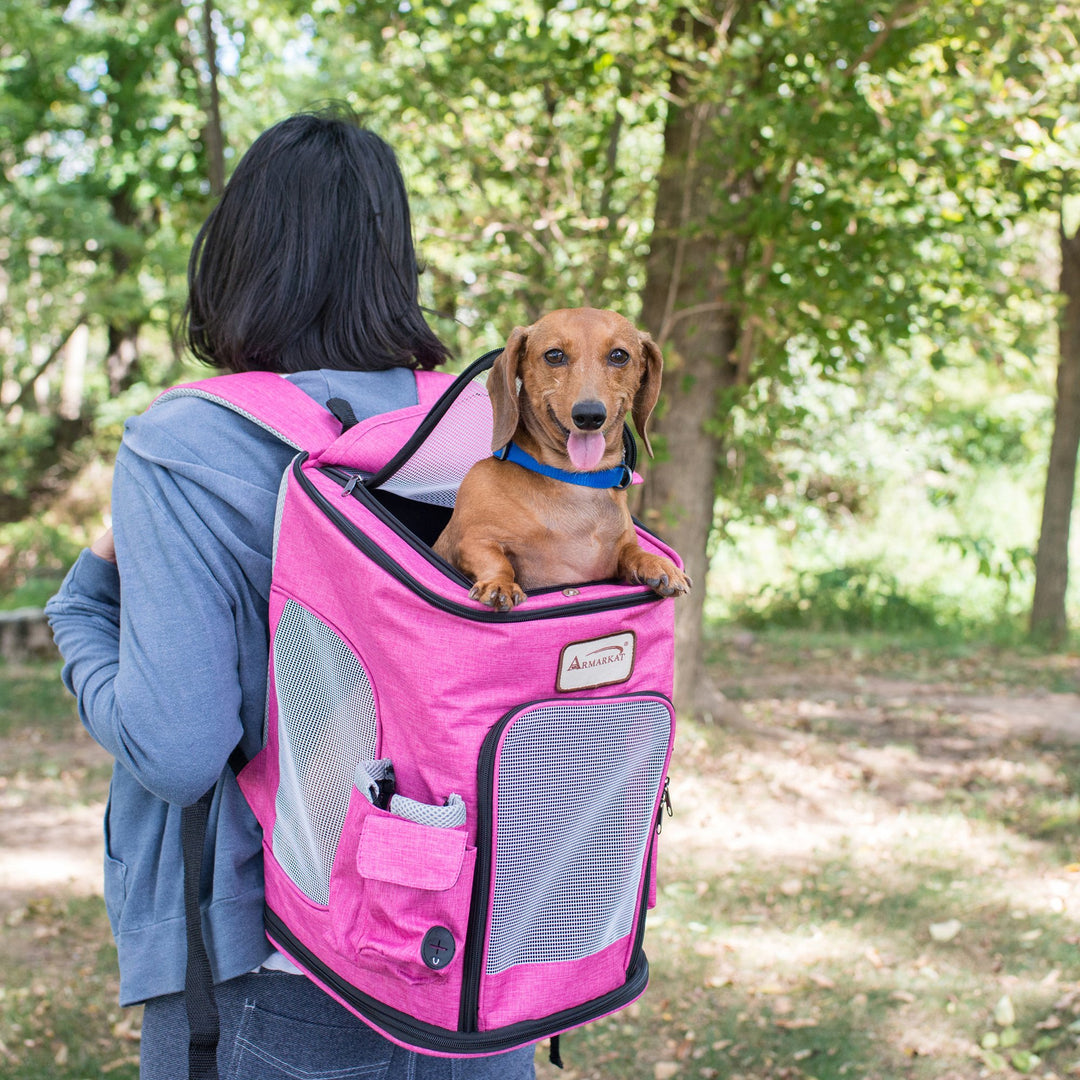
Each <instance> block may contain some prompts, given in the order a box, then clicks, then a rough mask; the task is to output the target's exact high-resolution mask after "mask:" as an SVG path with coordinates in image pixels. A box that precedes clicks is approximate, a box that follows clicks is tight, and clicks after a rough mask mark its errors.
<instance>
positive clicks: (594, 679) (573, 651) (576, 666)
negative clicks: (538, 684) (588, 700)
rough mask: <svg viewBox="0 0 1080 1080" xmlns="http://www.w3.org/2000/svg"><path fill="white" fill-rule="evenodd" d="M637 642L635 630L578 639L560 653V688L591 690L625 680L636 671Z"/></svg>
mask: <svg viewBox="0 0 1080 1080" xmlns="http://www.w3.org/2000/svg"><path fill="white" fill-rule="evenodd" d="M636 644H637V642H636V639H635V638H634V634H633V632H632V631H630V630H627V631H624V632H623V633H621V634H608V635H607V637H602V638H592V639H591V640H590V641H575V642H572V643H571V644H570V645H566V646H564V647H563V651H562V653H561V655H560V656H559V678H558V680H557V682H556V683H555V686H556V689H558V690H563V691H567V690H590V689H592V688H593V687H596V686H613V685H614V684H615V683H622V682H626V680H627V679H629V678H630V676H631V674H633V671H634V649H635V646H636Z"/></svg>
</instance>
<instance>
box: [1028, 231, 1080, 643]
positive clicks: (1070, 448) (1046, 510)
mask: <svg viewBox="0 0 1080 1080" xmlns="http://www.w3.org/2000/svg"><path fill="white" fill-rule="evenodd" d="M1061 293H1062V296H1063V297H1064V299H1065V306H1064V309H1063V310H1062V312H1061V322H1060V328H1059V331H1058V342H1059V355H1058V371H1057V402H1056V404H1055V406H1054V434H1053V438H1052V440H1051V443H1050V464H1049V466H1048V467H1047V470H1046V490H1045V494H1044V497H1043V512H1042V526H1041V528H1040V530H1039V549H1038V553H1037V555H1036V557H1035V595H1034V598H1033V600H1032V604H1031V634H1032V636H1033V637H1035V638H1037V639H1039V640H1041V641H1045V642H1047V643H1048V644H1050V645H1054V646H1057V645H1060V644H1061V643H1062V642H1063V641H1064V639H1065V635H1066V633H1067V631H1068V624H1067V622H1066V617H1065V592H1066V589H1067V587H1068V584H1069V529H1070V524H1071V520H1072V506H1073V494H1074V491H1075V489H1076V455H1077V451H1078V449H1080V230H1078V231H1077V232H1076V233H1074V234H1073V235H1072V236H1071V237H1070V236H1069V235H1068V233H1067V232H1066V231H1065V227H1064V223H1062V229H1061Z"/></svg>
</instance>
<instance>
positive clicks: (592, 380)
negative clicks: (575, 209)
mask: <svg viewBox="0 0 1080 1080" xmlns="http://www.w3.org/2000/svg"><path fill="white" fill-rule="evenodd" d="M662 366H663V357H662V355H661V353H660V349H659V347H658V346H657V345H656V343H655V342H654V341H653V340H652V338H650V337H649V336H648V335H647V334H644V333H641V332H640V331H639V330H637V329H636V328H635V327H634V325H633V324H632V323H631V322H629V321H628V320H627V319H624V318H623V317H622V316H621V315H618V314H616V313H615V312H613V311H599V310H597V309H596V308H575V309H571V310H561V311H552V312H549V313H548V314H547V315H545V316H544V317H543V318H541V319H540V320H538V321H537V322H535V323H534V324H533V325H532V326H524V327H522V326H519V327H517V328H516V329H515V330H514V331H513V333H511V335H510V337H509V339H508V340H507V343H506V347H505V348H504V349H503V351H502V352H501V353H500V354H499V356H498V357H497V358H496V360H495V363H494V364H493V365H492V368H491V372H490V374H489V376H488V382H487V389H488V395H489V396H490V398H491V405H492V410H493V413H494V430H493V435H492V449H493V451H495V456H493V457H490V458H486V459H484V460H483V461H480V462H478V463H477V464H476V465H474V466H473V467H472V468H471V469H470V470H469V472H468V473H467V474H466V476H465V479H464V480H463V481H462V484H461V488H460V490H459V491H458V495H457V502H456V505H455V507H454V512H453V515H452V517H451V518H450V521H449V523H448V524H447V526H446V528H445V529H444V530H443V532H442V535H441V536H440V537H439V538H438V540H436V542H435V545H434V547H435V551H436V552H437V553H438V554H439V555H441V556H442V557H443V558H445V559H446V560H448V561H449V562H451V563H453V564H454V565H455V566H457V567H458V569H460V570H461V571H462V572H463V573H464V574H465V575H466V576H467V577H468V578H470V579H471V580H472V581H473V582H474V583H475V584H474V585H473V587H472V590H471V591H470V593H469V596H470V597H471V598H472V599H473V600H478V601H479V602H480V603H482V604H486V605H487V606H489V607H491V608H494V609H496V610H498V611H509V610H510V609H511V608H513V607H514V605H515V604H518V603H520V602H521V601H522V600H524V599H525V596H526V592H527V591H528V590H530V589H537V588H545V587H549V586H554V585H564V584H565V585H573V584H581V583H584V582H588V581H600V580H603V579H606V578H618V579H620V580H623V581H626V582H629V583H631V584H644V585H648V586H649V587H650V588H652V589H654V590H655V591H656V592H657V593H659V594H660V595H661V596H677V595H680V594H682V593H685V592H687V591H688V590H689V589H690V587H691V582H690V579H689V578H688V577H687V576H686V575H685V574H684V573H683V572H682V571H681V570H679V569H678V567H676V566H675V564H674V563H673V562H672V561H671V560H670V559H666V558H664V557H663V556H661V555H656V554H653V553H651V552H647V551H644V550H643V549H642V548H641V547H640V546H639V544H638V538H637V533H636V532H635V531H634V524H633V521H632V519H631V517H630V511H629V509H628V508H627V500H626V490H625V488H626V485H627V484H628V483H629V480H630V475H631V474H630V470H629V468H628V467H627V466H626V465H625V464H624V463H623V424H624V420H625V417H626V415H627V413H629V414H630V415H631V416H632V417H633V421H634V426H635V427H636V428H637V430H638V434H639V435H640V436H641V439H642V441H643V443H644V444H645V448H646V450H647V451H648V453H649V454H650V456H651V455H652V447H651V446H650V445H649V437H648V435H647V434H646V432H645V425H646V423H647V422H648V419H649V416H650V415H651V414H652V411H653V408H654V406H655V405H656V401H657V398H658V397H659V394H660V372H661V368H662ZM519 380H520V389H519V386H518V384H519Z"/></svg>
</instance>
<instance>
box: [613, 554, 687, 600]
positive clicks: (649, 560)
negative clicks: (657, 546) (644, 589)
mask: <svg viewBox="0 0 1080 1080" xmlns="http://www.w3.org/2000/svg"><path fill="white" fill-rule="evenodd" d="M624 577H625V579H626V581H627V582H629V584H631V585H648V587H649V588H650V589H652V590H653V591H654V592H657V593H659V594H660V595H661V596H683V595H685V594H686V593H688V592H689V591H690V590H691V589H692V588H693V585H694V583H693V582H692V581H691V580H690V576H689V575H688V574H684V573H683V572H682V571H681V570H680V569H679V568H678V567H677V566H676V565H675V564H674V563H673V562H672V561H671V560H670V559H665V558H664V557H663V556H662V555H650V554H649V553H648V552H645V551H640V552H638V554H637V557H636V558H634V559H633V561H632V562H631V563H630V565H628V566H627V567H625V570H624Z"/></svg>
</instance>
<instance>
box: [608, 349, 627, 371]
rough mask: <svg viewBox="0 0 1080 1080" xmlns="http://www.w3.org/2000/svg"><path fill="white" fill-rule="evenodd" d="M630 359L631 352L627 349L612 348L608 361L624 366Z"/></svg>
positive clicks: (616, 365)
mask: <svg viewBox="0 0 1080 1080" xmlns="http://www.w3.org/2000/svg"><path fill="white" fill-rule="evenodd" d="M629 360H630V354H629V353H628V352H627V351H626V350H625V349H612V350H611V352H609V353H608V363H609V364H614V365H615V367H624V366H625V365H626V364H627V363H628V362H629Z"/></svg>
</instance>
